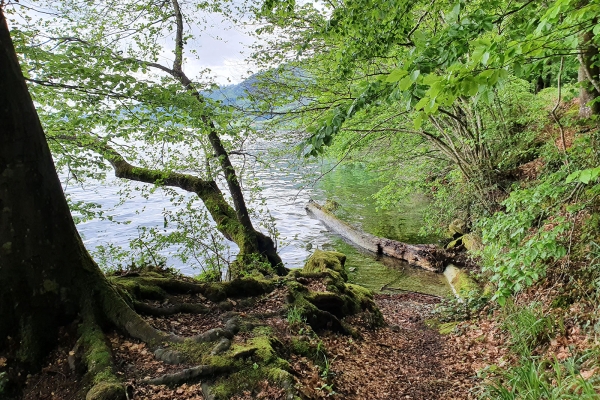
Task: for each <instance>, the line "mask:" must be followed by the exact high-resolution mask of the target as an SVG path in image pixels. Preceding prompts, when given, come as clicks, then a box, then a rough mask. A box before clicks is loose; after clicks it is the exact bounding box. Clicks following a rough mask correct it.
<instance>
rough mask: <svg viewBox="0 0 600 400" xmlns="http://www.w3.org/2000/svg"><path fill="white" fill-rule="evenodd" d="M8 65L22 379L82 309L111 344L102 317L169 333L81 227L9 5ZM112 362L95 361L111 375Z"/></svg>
mask: <svg viewBox="0 0 600 400" xmlns="http://www.w3.org/2000/svg"><path fill="white" fill-rule="evenodd" d="M0 71H1V73H0V121H1V123H0V212H1V214H0V282H1V283H2V284H1V285H0V321H1V323H0V338H2V340H1V341H0V351H2V352H7V354H8V356H9V364H8V365H9V376H10V377H11V378H14V380H19V376H20V377H21V379H22V378H24V377H25V376H26V374H22V373H21V374H18V373H17V372H18V371H20V370H23V369H24V370H33V369H36V368H37V367H39V366H40V362H41V361H42V359H43V357H44V356H45V355H46V354H47V352H48V351H49V349H50V348H51V347H52V345H53V344H54V343H55V342H56V340H57V335H58V333H57V332H58V331H57V329H58V325H59V324H62V323H66V322H69V321H72V320H73V319H74V318H76V317H77V316H78V315H79V316H80V317H81V318H82V319H83V322H84V326H85V327H86V329H85V332H83V333H82V339H83V341H84V344H86V345H90V346H96V347H97V346H100V347H102V346H105V344H103V341H97V340H94V337H96V336H97V335H96V332H98V326H99V325H98V323H99V322H100V321H107V322H111V323H112V324H113V325H115V326H117V327H118V328H120V329H122V330H123V331H125V332H128V333H129V334H130V335H132V336H134V337H137V338H139V339H142V340H145V341H148V342H152V343H156V342H159V341H161V340H165V339H166V338H167V337H168V336H167V335H166V334H164V333H162V332H159V331H157V330H155V329H154V328H152V327H150V326H149V325H148V324H147V323H145V322H144V321H143V320H142V319H141V318H140V317H139V316H138V315H137V314H136V313H135V312H134V311H133V310H132V309H131V308H130V307H129V306H128V305H127V304H126V303H125V302H124V301H123V300H122V298H121V297H120V296H119V295H118V294H117V292H116V291H115V289H114V288H113V287H112V286H111V285H110V284H109V283H108V281H107V280H106V278H105V277H104V275H103V274H102V272H101V271H100V269H99V268H98V266H97V265H96V264H95V262H94V261H93V260H92V259H91V257H90V255H89V254H88V252H87V251H86V249H85V247H84V245H83V243H82V241H81V238H80V237H79V235H78V233H77V230H76V228H75V224H74V222H73V219H72V218H71V214H70V211H69V208H68V206H67V203H66V200H65V197H64V194H63V192H62V188H61V184H60V181H59V179H58V176H57V174H56V170H55V168H54V163H53V161H52V156H51V154H50V150H49V148H48V145H47V143H46V141H45V137H44V132H43V130H42V127H41V125H40V122H39V119H38V116H37V113H36V110H35V108H34V105H33V102H32V99H31V97H30V95H29V92H28V90H27V86H26V85H25V81H24V79H23V75H22V73H21V69H20V67H19V63H18V60H17V56H16V53H15V49H14V46H13V43H12V41H11V39H10V35H9V31H8V26H7V23H6V19H5V18H4V14H3V8H2V7H1V6H0ZM97 318H100V319H99V320H98V319H97ZM7 337H10V338H12V339H9V341H8V342H7V341H6V338H7ZM111 368H112V367H111V365H108V364H102V363H100V364H98V363H96V364H95V365H94V369H95V372H96V373H100V372H104V373H105V376H106V377H110V376H111V371H110V369H111ZM103 369H106V370H105V371H103ZM14 380H13V381H14ZM91 392H93V393H94V396H91V397H90V396H88V397H89V398H92V399H94V398H95V399H99V398H103V399H104V398H111V399H118V398H124V397H125V395H124V392H123V390H122V387H121V386H120V385H117V384H113V382H111V380H110V379H108V380H106V381H105V382H102V383H101V384H100V385H95V386H94V388H93V389H92V391H91ZM106 394H110V396H106Z"/></svg>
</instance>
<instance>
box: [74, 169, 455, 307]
mask: <svg viewBox="0 0 600 400" xmlns="http://www.w3.org/2000/svg"><path fill="white" fill-rule="evenodd" d="M251 168H252V173H251V174H250V175H251V176H252V178H254V179H257V180H258V181H259V183H260V186H262V187H263V188H264V189H263V192H262V196H263V198H264V199H265V201H266V205H267V207H268V208H269V210H270V212H271V215H272V216H273V217H274V218H275V221H276V226H277V229H278V231H279V233H280V234H281V239H280V242H282V243H283V244H284V246H283V247H280V249H279V253H280V255H281V258H282V259H283V261H284V263H285V265H286V266H287V267H289V268H300V267H302V266H303V265H304V262H305V261H306V259H307V258H308V257H309V256H310V254H312V252H313V251H314V250H315V249H317V248H321V249H326V250H330V249H331V250H334V249H335V250H338V251H341V252H343V253H345V254H346V255H347V256H348V261H347V265H348V266H349V267H350V269H351V271H353V272H351V273H350V277H351V279H352V280H354V281H356V282H358V283H360V284H362V285H364V286H367V287H369V288H371V289H375V290H379V289H381V288H382V287H385V288H386V289H389V290H393V289H406V290H416V291H423V292H427V293H433V294H439V295H446V294H447V293H448V288H447V287H446V284H445V281H444V280H443V278H442V277H441V276H440V275H437V274H433V273H428V272H426V271H422V270H420V269H415V268H412V267H409V266H407V265H406V264H405V263H402V262H398V261H397V260H377V259H376V258H375V255H373V254H370V253H368V252H361V251H359V250H357V249H356V248H354V247H353V246H351V245H349V244H347V243H345V242H344V241H343V240H342V239H341V238H340V237H339V236H337V235H335V234H332V233H330V232H329V231H327V229H326V228H325V226H324V225H323V224H322V223H321V222H320V221H318V220H316V219H313V218H311V217H309V216H308V215H307V214H306V212H305V210H304V206H305V204H306V203H307V202H308V201H309V200H310V199H313V200H316V201H318V202H321V203H322V202H323V201H325V199H332V200H335V201H336V202H338V203H339V204H340V205H341V207H340V209H339V210H338V211H337V212H336V213H337V215H338V216H339V217H341V218H342V219H344V220H346V221H347V222H350V223H352V224H355V225H357V226H358V227H360V228H362V229H363V230H365V231H367V232H369V233H372V234H374V235H377V236H382V237H388V238H391V239H396V240H400V241H403V242H408V243H425V242H429V241H431V240H432V239H431V238H427V237H421V236H419V229H420V228H421V226H422V223H423V221H422V209H423V206H424V201H423V199H419V198H414V199H412V201H411V202H409V203H407V204H403V205H400V206H398V208H397V209H395V210H388V211H382V210H378V209H377V207H376V205H375V203H374V200H373V199H372V197H371V196H372V194H373V193H375V191H377V189H378V188H379V187H380V185H381V183H379V182H376V180H375V174H374V173H373V172H371V171H367V170H366V169H365V168H364V167H363V166H362V165H360V164H353V165H347V166H341V167H338V168H336V169H335V170H334V171H332V172H330V173H328V174H326V175H324V176H322V177H321V179H319V180H318V181H317V183H316V184H312V185H309V184H307V181H309V180H310V179H311V178H312V179H314V178H315V177H318V176H320V175H321V173H322V172H324V171H327V170H329V168H330V166H329V165H324V164H318V163H314V164H312V165H309V166H303V167H294V166H292V165H290V163H289V162H288V161H286V160H284V159H281V160H273V161H272V162H271V163H270V165H269V166H268V167H265V166H264V165H259V164H255V165H252V166H251ZM109 183H111V184H109V185H104V184H103V185H88V186H86V187H85V188H82V187H78V186H68V187H67V192H68V193H69V194H70V196H71V197H72V199H73V200H86V201H93V202H96V203H99V204H101V205H102V207H103V208H106V209H107V210H111V209H112V208H113V207H115V205H117V203H119V201H120V196H119V190H121V189H122V186H121V185H119V184H118V182H117V181H116V180H113V181H111V182H109ZM142 185H143V184H135V185H134V186H142ZM174 207H175V206H173V205H172V204H171V202H170V201H169V196H167V195H166V194H165V193H163V192H162V191H161V190H157V191H155V192H154V193H153V194H151V195H150V196H148V198H145V197H143V196H141V195H134V196H133V198H131V199H129V200H127V201H125V202H124V204H122V205H120V206H119V207H118V208H116V209H115V210H114V211H113V212H112V214H114V215H115V220H116V221H119V222H126V221H130V222H129V223H120V224H119V223H114V222H110V221H101V220H91V221H87V222H83V223H80V224H79V225H78V229H79V232H80V234H81V235H82V237H83V239H84V243H85V245H86V246H87V247H88V248H89V249H90V250H94V249H95V248H96V246H98V245H107V244H109V243H110V244H113V245H115V246H121V247H123V248H125V249H127V248H128V243H129V241H131V240H132V239H135V238H137V237H138V234H139V232H138V227H140V226H145V227H162V226H163V222H164V217H163V212H164V210H165V209H171V210H172V209H174ZM108 213H109V214H111V211H108ZM177 251H178V249H177V248H176V247H173V248H170V249H169V250H168V251H167V252H165V253H164V255H165V256H167V258H168V264H169V265H170V266H175V267H177V268H179V269H180V270H181V271H182V272H183V273H185V274H188V275H196V274H198V273H199V272H201V268H200V267H199V265H197V264H196V265H195V264H194V262H191V263H186V264H185V265H184V264H183V263H182V262H181V261H179V260H178V259H176V258H174V257H173V254H176V253H177ZM230 251H231V254H232V255H234V254H235V253H236V251H237V248H236V247H235V245H233V244H231V245H230Z"/></svg>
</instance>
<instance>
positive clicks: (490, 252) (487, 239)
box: [480, 170, 572, 304]
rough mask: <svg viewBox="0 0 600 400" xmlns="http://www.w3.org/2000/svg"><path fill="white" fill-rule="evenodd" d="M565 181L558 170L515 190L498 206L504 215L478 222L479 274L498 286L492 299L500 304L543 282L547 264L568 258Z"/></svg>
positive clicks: (569, 223)
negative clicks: (483, 273) (481, 267)
mask: <svg viewBox="0 0 600 400" xmlns="http://www.w3.org/2000/svg"><path fill="white" fill-rule="evenodd" d="M565 176H566V173H565V171H563V170H561V171H558V172H556V173H553V174H550V175H549V176H548V177H546V178H545V179H544V180H543V181H541V182H540V183H539V184H537V185H534V186H532V187H530V188H524V189H518V190H514V191H513V192H511V194H510V196H509V198H508V199H506V200H505V201H504V202H503V203H502V205H503V206H504V207H505V208H506V212H498V213H496V214H494V215H493V216H491V217H489V218H486V219H483V220H481V221H480V227H481V230H482V238H483V243H484V245H485V248H484V250H483V252H482V256H483V271H484V272H488V273H489V274H490V275H491V276H490V279H491V281H492V282H494V283H495V284H496V285H497V291H496V294H495V295H494V299H497V300H498V302H499V303H500V304H504V303H505V301H506V299H507V298H508V297H509V296H510V295H512V294H513V293H515V292H518V291H520V290H521V289H523V288H526V287H528V286H531V285H532V284H533V282H535V281H537V280H538V279H539V278H540V277H542V276H544V274H545V273H546V268H547V266H548V263H549V262H551V261H553V260H558V259H560V258H562V257H563V256H565V255H566V254H567V237H566V232H568V230H569V229H570V228H571V226H572V221H571V220H570V219H569V218H568V216H567V215H568V214H567V215H565V214H564V213H562V214H561V209H562V206H563V202H564V201H565V199H566V198H567V197H568V196H569V193H570V192H571V189H570V188H569V186H568V185H566V184H565V183H564V180H565Z"/></svg>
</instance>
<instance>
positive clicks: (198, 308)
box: [133, 301, 210, 317]
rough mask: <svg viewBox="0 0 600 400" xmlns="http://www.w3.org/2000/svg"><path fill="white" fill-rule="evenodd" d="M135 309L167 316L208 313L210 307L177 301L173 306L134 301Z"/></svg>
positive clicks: (158, 315)
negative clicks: (158, 305) (157, 305)
mask: <svg viewBox="0 0 600 400" xmlns="http://www.w3.org/2000/svg"><path fill="white" fill-rule="evenodd" d="M133 307H134V308H135V311H137V312H139V313H141V314H145V315H152V316H154V317H167V316H169V315H174V314H179V313H182V314H206V313H208V312H209V311H210V309H209V308H208V307H206V306H204V305H202V304H190V303H177V304H174V305H172V306H171V307H156V306H152V305H150V304H147V303H144V302H142V301H134V303H133Z"/></svg>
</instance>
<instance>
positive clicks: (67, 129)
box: [16, 0, 285, 276]
mask: <svg viewBox="0 0 600 400" xmlns="http://www.w3.org/2000/svg"><path fill="white" fill-rule="evenodd" d="M33 4H34V5H38V4H39V5H42V6H43V5H45V4H46V2H44V1H34V2H33ZM48 5H49V7H51V8H52V9H53V10H54V15H55V16H56V18H55V19H50V18H46V19H41V20H36V19H35V18H34V21H33V22H31V21H29V19H28V18H33V17H30V16H28V15H24V16H23V18H22V19H21V20H20V23H21V24H22V26H21V29H19V30H18V31H17V32H16V38H17V39H18V40H17V41H16V42H17V44H18V48H17V50H18V52H19V53H22V54H24V55H25V56H24V57H23V62H24V63H25V64H26V65H24V70H25V71H28V72H27V73H26V79H27V81H28V82H29V83H30V84H31V88H32V93H33V96H34V99H35V101H36V102H37V103H38V104H39V105H40V115H41V119H42V122H43V123H44V124H45V125H46V126H47V135H48V137H49V139H50V143H51V144H52V150H53V151H54V152H55V154H56V155H57V157H58V164H59V165H60V166H66V168H67V169H68V171H69V173H71V174H72V175H74V176H76V177H77V178H78V179H79V178H82V177H85V176H86V175H93V176H98V169H100V170H104V169H105V168H106V165H107V163H106V162H108V165H110V166H112V168H113V170H114V173H115V176H117V177H119V178H124V179H128V180H131V181H138V182H145V183H150V184H154V185H156V186H157V187H163V188H165V187H175V188H179V189H183V190H186V191H189V192H192V193H195V194H196V195H197V196H198V198H199V199H201V201H202V202H203V204H204V206H205V207H206V210H207V211H208V213H209V214H210V216H211V218H212V219H213V220H214V222H215V223H216V228H217V229H218V230H219V231H220V232H221V234H222V235H223V236H224V237H225V238H227V239H228V240H231V241H233V242H235V243H236V244H237V245H238V247H239V249H240V251H239V254H238V257H237V261H236V262H235V263H234V264H233V265H232V266H231V268H230V273H231V275H232V276H236V275H238V274H240V273H241V272H242V270H243V269H244V268H246V266H247V265H249V264H253V266H252V267H249V268H258V269H259V270H262V271H263V272H266V273H270V272H272V271H275V272H276V273H279V274H283V273H285V268H284V267H283V264H282V261H281V258H280V257H279V256H278V254H277V249H276V246H275V243H274V242H273V240H272V239H271V238H269V237H268V236H266V235H265V234H263V233H262V232H260V231H259V230H257V229H255V228H254V225H253V222H252V220H251V211H250V210H249V208H248V206H247V204H246V201H245V199H244V195H243V191H242V186H241V180H240V177H239V176H238V173H237V172H236V170H235V168H234V166H233V163H232V161H231V159H230V153H229V150H228V148H231V147H230V146H231V144H228V143H226V142H224V141H223V140H222V139H221V137H222V135H227V136H229V137H232V138H233V139H236V138H239V137H240V134H241V133H244V132H246V131H248V126H247V125H245V124H243V123H239V122H237V121H236V118H237V116H236V115H232V114H231V112H230V110H228V109H227V108H226V107H223V106H221V105H220V104H218V103H215V102H212V101H211V100H210V99H208V98H206V97H205V96H204V95H203V90H205V89H206V88H207V85H206V84H201V83H199V82H196V81H193V80H192V79H190V78H189V77H188V76H187V75H186V73H185V72H184V62H185V50H186V49H185V45H186V43H187V42H188V41H190V40H191V39H192V35H191V33H189V32H186V25H185V18H186V15H184V10H183V9H182V6H181V5H180V3H179V1H178V0H171V1H168V2H161V3H160V4H158V3H155V2H152V1H148V2H145V3H142V4H140V3H139V2H130V3H127V4H125V3H123V2H109V3H106V2H102V3H93V2H78V1H64V2H61V3H54V2H50V3H48ZM185 5H186V6H188V7H189V8H188V12H190V13H191V12H192V11H193V10H195V9H196V8H198V9H202V8H205V9H208V10H209V11H211V12H215V11H219V7H220V5H219V4H214V5H207V4H187V3H186V4H185ZM130 10H136V13H132V12H129V11H130ZM40 27H43V29H40ZM172 33H174V36H172ZM171 37H172V39H171ZM163 38H168V40H172V46H169V45H166V46H164V47H163V46H161V45H159V44H158V42H160V41H161V40H162V39H163ZM161 52H167V53H170V54H172V56H173V62H172V63H171V65H168V64H164V63H160V62H159V56H160V55H161ZM140 73H142V74H144V75H143V77H141V76H140ZM239 141H240V140H238V142H239ZM134 143H135V145H133V144H134ZM140 143H141V144H142V145H140ZM82 150H90V151H92V152H93V153H95V154H96V155H99V156H101V157H102V158H103V159H104V161H102V160H98V158H97V156H92V157H90V155H89V152H82ZM82 153H83V154H82ZM237 153H243V152H241V151H237ZM203 166H205V167H204V168H203ZM90 171H91V172H90ZM184 171H185V173H184ZM188 171H193V172H194V173H188ZM219 181H221V182H223V183H224V184H225V186H226V188H227V190H228V193H229V196H230V201H231V204H230V203H229V202H228V200H227V199H226V197H225V195H224V194H223V193H222V191H221V189H220V188H219V185H218V182H219ZM195 215H196V216H198V215H199V213H196V214H195ZM170 218H171V222H174V221H176V220H177V218H176V217H173V216H170ZM204 227H205V226H203V228H204ZM177 237H178V238H183V235H178V236H177ZM184 240H185V238H184Z"/></svg>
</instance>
